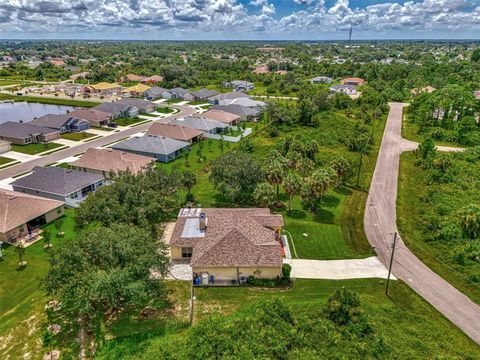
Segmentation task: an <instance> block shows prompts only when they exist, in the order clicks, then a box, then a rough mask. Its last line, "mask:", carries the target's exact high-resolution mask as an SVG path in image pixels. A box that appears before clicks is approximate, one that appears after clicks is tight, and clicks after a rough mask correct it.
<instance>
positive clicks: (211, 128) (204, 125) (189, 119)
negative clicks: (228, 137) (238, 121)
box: [170, 116, 228, 134]
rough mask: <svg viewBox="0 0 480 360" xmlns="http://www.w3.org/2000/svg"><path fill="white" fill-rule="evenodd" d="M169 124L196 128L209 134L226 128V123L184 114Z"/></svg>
mask: <svg viewBox="0 0 480 360" xmlns="http://www.w3.org/2000/svg"><path fill="white" fill-rule="evenodd" d="M170 124H171V125H180V126H184V127H188V128H191V129H197V130H200V131H203V132H204V133H209V134H217V133H219V132H222V131H223V130H225V129H226V128H228V125H227V124H224V123H222V122H220V121H216V120H210V119H206V118H204V117H201V116H198V117H197V116H185V117H184V118H178V119H175V120H172V121H171V122H170Z"/></svg>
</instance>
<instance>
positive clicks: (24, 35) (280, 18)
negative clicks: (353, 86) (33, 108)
mask: <svg viewBox="0 0 480 360" xmlns="http://www.w3.org/2000/svg"><path fill="white" fill-rule="evenodd" d="M350 26H353V29H354V31H353V32H354V39H402V38H403V39H432V38H433V39H462V38H464V39H465V38H466V39H479V38H480V0H411V1H405V0H390V1H385V0H0V37H1V38H21V39H38V38H53V39H62V38H63V39H148V40H155V39H158V40H183V39H185V40H190V39H191V40H208V39H214V40H239V39H246V40H257V39H258V40H283V39H285V40H303V39H307V40H332V39H333V40H337V39H346V37H348V29H349V28H350Z"/></svg>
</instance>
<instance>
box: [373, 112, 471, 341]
mask: <svg viewBox="0 0 480 360" xmlns="http://www.w3.org/2000/svg"><path fill="white" fill-rule="evenodd" d="M406 105H407V104H401V103H391V104H390V113H389V115H388V120H387V125H386V128H385V132H384V135H383V139H382V145H381V148H380V152H379V155H378V159H377V164H376V167H375V171H374V174H373V179H372V184H371V186H370V192H369V195H368V200H367V205H366V209H365V218H364V226H365V232H366V234H367V238H368V240H369V242H370V244H371V245H372V246H374V247H375V248H376V250H377V253H378V258H379V260H380V261H381V262H382V263H383V264H385V265H387V264H388V261H389V257H390V251H391V242H392V239H393V234H394V232H398V229H397V225H396V208H395V206H396V199H397V183H398V169H399V162H400V154H401V152H402V151H410V150H413V149H415V148H416V146H417V144H415V143H413V142H411V141H408V140H404V139H402V137H401V126H402V113H403V107H404V106H406ZM439 150H445V151H461V149H458V148H445V147H442V148H440V147H439ZM393 273H394V274H395V276H396V277H397V278H399V279H401V280H403V281H405V282H406V283H407V284H409V285H410V286H411V287H412V288H413V289H414V290H415V291H416V292H417V293H418V294H420V295H421V296H422V297H423V298H424V299H425V300H427V301H428V302H429V303H430V304H432V305H433V306H434V307H435V308H436V309H437V310H438V311H440V312H441V313H442V314H443V315H444V316H445V317H447V318H448V319H449V320H450V321H452V322H453V323H454V324H455V325H456V326H458V327H459V328H460V329H461V330H463V331H464V332H465V333H466V334H467V335H468V336H470V337H471V338H472V339H473V340H474V341H475V342H476V343H477V344H479V345H480V307H479V306H478V305H476V304H475V303H473V302H472V301H471V300H470V299H469V298H468V297H467V296H465V295H463V294H462V293H461V292H460V291H458V290H457V289H455V288H454V287H453V286H451V285H450V284H449V283H448V282H446V281H445V280H443V279H442V278H441V277H440V276H438V275H437V274H435V273H434V272H433V271H432V270H430V269H429V268H428V267H427V266H426V265H424V264H423V263H422V262H421V261H420V260H419V259H417V257H416V256H415V255H414V254H413V253H412V252H411V251H410V250H409V249H408V248H407V247H406V246H405V244H404V242H403V241H402V239H401V237H399V238H398V242H397V247H396V250H395V259H394V264H393Z"/></svg>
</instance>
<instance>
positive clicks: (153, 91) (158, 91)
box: [143, 86, 168, 100]
mask: <svg viewBox="0 0 480 360" xmlns="http://www.w3.org/2000/svg"><path fill="white" fill-rule="evenodd" d="M167 91H168V90H167V89H164V88H162V87H159V86H152V87H151V88H150V89H148V90H146V91H145V92H144V94H143V95H145V97H146V98H147V99H148V100H154V99H161V98H162V95H163V93H165V92H167Z"/></svg>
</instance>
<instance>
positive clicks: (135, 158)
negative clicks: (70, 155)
mask: <svg viewBox="0 0 480 360" xmlns="http://www.w3.org/2000/svg"><path fill="white" fill-rule="evenodd" d="M154 161H155V159H154V158H152V157H148V156H143V155H137V154H132V153H130V152H126V151H117V150H113V149H95V148H89V149H87V151H85V153H84V154H83V155H82V157H81V158H80V159H79V160H77V161H74V162H72V163H71V164H70V165H72V167H73V169H76V170H81V171H85V172H93V173H97V174H102V175H103V176H107V175H108V174H109V173H115V172H119V171H130V172H132V173H134V174H137V173H139V172H142V171H144V170H145V169H147V168H148V167H150V166H152V164H153V163H154Z"/></svg>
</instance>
